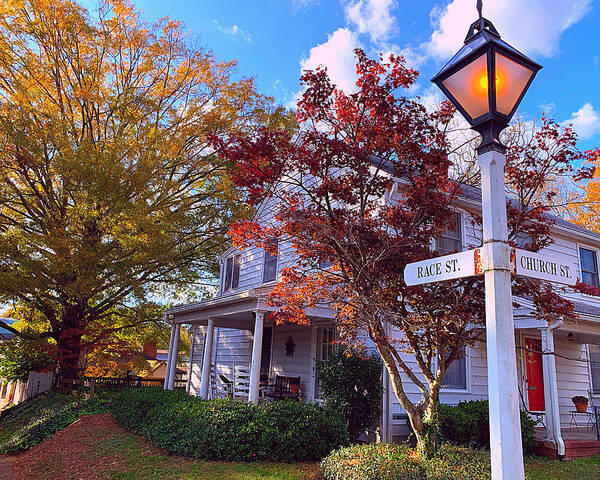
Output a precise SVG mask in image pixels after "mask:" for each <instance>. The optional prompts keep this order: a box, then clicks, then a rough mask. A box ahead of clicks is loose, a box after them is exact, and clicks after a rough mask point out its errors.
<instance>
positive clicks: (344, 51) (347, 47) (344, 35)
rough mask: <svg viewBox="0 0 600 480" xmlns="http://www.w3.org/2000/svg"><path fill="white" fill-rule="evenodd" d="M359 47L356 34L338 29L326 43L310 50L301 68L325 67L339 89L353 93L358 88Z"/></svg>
mask: <svg viewBox="0 0 600 480" xmlns="http://www.w3.org/2000/svg"><path fill="white" fill-rule="evenodd" d="M359 46H360V43H359V41H358V34H357V33H356V32H353V31H351V30H350V29H348V28H338V29H337V30H336V31H335V32H333V33H332V34H331V35H329V37H328V39H327V41H326V42H324V43H321V44H319V45H317V46H315V47H313V48H311V49H310V52H309V55H308V57H307V58H304V59H302V60H301V61H300V68H301V69H302V70H303V71H304V70H314V69H316V68H317V67H319V66H321V65H322V66H325V67H327V73H328V74H329V78H330V79H331V81H332V82H333V83H334V84H335V85H336V86H337V87H338V88H340V89H342V90H344V91H346V92H351V91H353V90H354V89H355V88H356V79H357V76H356V59H355V58H354V49H355V48H357V47H359Z"/></svg>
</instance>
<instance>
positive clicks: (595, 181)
mask: <svg viewBox="0 0 600 480" xmlns="http://www.w3.org/2000/svg"><path fill="white" fill-rule="evenodd" d="M587 153H588V155H589V158H588V165H589V166H590V167H591V168H592V170H593V172H594V173H593V176H592V178H591V180H590V181H589V182H588V183H587V185H585V186H584V187H582V188H581V190H582V192H583V194H582V195H580V198H575V200H574V201H572V202H571V204H570V205H569V213H570V214H571V215H572V216H573V221H574V222H575V223H577V224H579V225H581V226H582V227H585V228H589V229H590V230H593V231H594V232H598V233H600V183H599V179H600V149H598V148H596V149H593V150H590V151H589V152H587ZM581 197H582V198H581Z"/></svg>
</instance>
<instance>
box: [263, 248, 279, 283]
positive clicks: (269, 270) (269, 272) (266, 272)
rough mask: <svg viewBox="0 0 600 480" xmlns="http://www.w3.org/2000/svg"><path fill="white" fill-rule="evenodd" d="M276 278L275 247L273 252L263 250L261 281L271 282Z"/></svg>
mask: <svg viewBox="0 0 600 480" xmlns="http://www.w3.org/2000/svg"><path fill="white" fill-rule="evenodd" d="M276 279H277V249H275V253H270V252H268V251H267V250H265V260H264V266H263V283H267V282H272V281H274V280H276Z"/></svg>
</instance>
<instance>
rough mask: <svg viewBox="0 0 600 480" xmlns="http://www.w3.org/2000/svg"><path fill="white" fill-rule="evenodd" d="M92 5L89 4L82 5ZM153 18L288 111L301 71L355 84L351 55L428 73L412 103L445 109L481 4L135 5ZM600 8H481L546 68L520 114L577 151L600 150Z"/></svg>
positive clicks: (304, 1) (148, 0) (592, 4)
mask: <svg viewBox="0 0 600 480" xmlns="http://www.w3.org/2000/svg"><path fill="white" fill-rule="evenodd" d="M81 1H82V3H84V4H86V3H88V1H87V0H81ZM135 3H136V5H137V6H138V8H140V9H141V10H142V11H143V12H144V15H145V17H146V18H147V19H149V20H153V19H156V18H158V17H162V16H169V17H171V18H174V19H179V20H182V21H183V22H185V24H186V25H187V26H188V28H189V29H190V30H191V31H192V32H193V33H194V35H196V36H197V37H198V38H199V39H200V42H201V44H203V45H204V46H205V47H207V48H209V49H211V50H212V51H214V53H215V55H216V56H217V57H218V58H220V59H223V60H227V59H232V58H235V59H237V61H238V64H239V66H238V71H239V73H240V75H244V76H251V77H255V78H256V82H257V86H258V88H259V90H260V91H261V92H263V93H266V94H269V95H272V96H273V97H275V99H276V100H277V101H278V102H280V103H285V104H291V103H293V101H294V98H295V97H296V96H297V94H298V91H299V88H300V87H299V82H298V78H299V75H300V72H301V70H302V68H307V67H308V68H314V67H316V66H317V65H319V64H325V65H327V67H328V69H329V71H330V74H331V76H332V78H333V79H334V81H335V82H336V83H337V84H338V85H340V86H342V87H345V88H351V87H352V84H353V70H354V67H353V57H352V49H353V48H355V47H356V46H361V47H363V48H364V49H365V50H366V51H367V52H368V53H369V54H371V55H374V54H376V53H377V52H395V53H402V54H404V55H405V57H406V58H407V60H408V62H409V64H410V65H411V66H414V67H415V68H417V69H418V70H420V72H421V76H420V78H419V80H418V83H417V86H416V87H415V88H414V89H412V91H411V92H410V93H411V95H420V96H421V97H422V98H423V99H424V100H425V101H432V102H435V101H439V100H440V99H441V95H440V94H439V92H438V91H437V90H436V89H435V87H433V86H432V85H431V84H430V82H429V79H430V78H431V77H432V75H433V74H434V73H436V71H437V70H438V69H439V68H440V67H441V66H442V65H443V64H444V63H445V61H446V60H447V59H448V58H450V56H451V55H452V53H454V52H455V51H456V50H458V48H459V47H460V45H461V44H462V41H463V40H464V36H465V34H466V31H467V28H468V25H469V24H470V23H471V22H472V21H473V20H475V18H476V10H475V4H476V0H440V1H427V0H210V1H209V0H173V1H165V0H137V1H135ZM599 3H600V1H599V0H595V1H594V0H484V2H483V4H484V5H483V10H484V16H486V17H487V18H489V19H490V20H492V22H493V23H494V24H495V26H496V27H497V29H498V30H499V32H500V34H501V35H502V38H503V39H504V40H506V41H508V42H509V43H511V44H512V45H513V46H515V47H516V48H518V49H520V50H522V51H524V52H525V53H527V54H528V55H530V56H531V57H532V58H533V59H535V60H536V61H538V62H539V63H541V64H542V65H543V66H544V68H543V70H542V71H541V72H540V73H539V75H538V77H537V78H536V81H535V82H534V84H533V86H532V88H531V90H530V91H529V92H528V94H527V96H526V97H525V100H524V101H523V104H522V106H521V108H520V114H521V115H522V117H524V118H526V119H531V118H539V117H540V115H541V113H542V112H546V113H548V114H549V115H550V116H551V117H552V118H554V119H555V120H557V121H560V122H569V121H572V122H574V126H575V129H576V130H577V132H578V133H579V135H580V147H581V148H591V147H592V146H596V145H600V40H599V39H598V28H599V27H598V26H599V25H600V6H599Z"/></svg>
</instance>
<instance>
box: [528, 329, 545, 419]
mask: <svg viewBox="0 0 600 480" xmlns="http://www.w3.org/2000/svg"><path fill="white" fill-rule="evenodd" d="M525 348H526V350H525V358H526V359H527V361H526V362H525V363H526V365H527V399H528V400H529V410H531V411H532V412H544V411H545V410H546V407H545V404H544V375H543V370H542V354H541V353H537V352H541V351H542V341H541V340H537V339H535V338H526V339H525ZM532 350H533V351H532Z"/></svg>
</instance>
